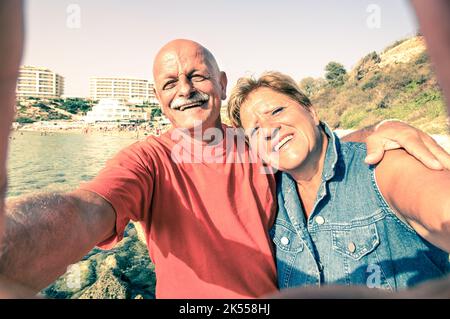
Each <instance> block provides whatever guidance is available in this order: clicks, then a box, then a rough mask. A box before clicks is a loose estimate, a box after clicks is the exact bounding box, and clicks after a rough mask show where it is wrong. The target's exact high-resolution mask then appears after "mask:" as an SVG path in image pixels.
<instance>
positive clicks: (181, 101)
mask: <svg viewBox="0 0 450 319" xmlns="http://www.w3.org/2000/svg"><path fill="white" fill-rule="evenodd" d="M208 100H209V94H206V93H203V92H195V94H194V95H193V96H191V97H190V98H183V97H178V98H176V99H175V100H173V101H172V103H170V108H171V109H181V110H183V108H185V107H187V106H193V105H195V104H199V105H200V104H203V103H205V102H206V101H208Z"/></svg>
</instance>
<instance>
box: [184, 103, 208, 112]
mask: <svg viewBox="0 0 450 319" xmlns="http://www.w3.org/2000/svg"><path fill="white" fill-rule="evenodd" d="M203 103H205V102H203V101H199V102H196V103H192V104H187V105H182V106H180V108H179V110H180V111H184V110H185V109H187V108H189V107H193V106H200V105H202V104H203Z"/></svg>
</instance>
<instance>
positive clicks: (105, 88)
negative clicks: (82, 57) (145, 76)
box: [89, 77, 158, 105]
mask: <svg viewBox="0 0 450 319" xmlns="http://www.w3.org/2000/svg"><path fill="white" fill-rule="evenodd" d="M89 97H90V98H91V99H93V100H99V99H105V98H109V99H117V100H120V101H122V102H129V103H136V104H139V103H144V102H148V103H150V104H156V105H157V104H158V100H157V99H156V97H155V94H154V92H153V84H152V83H150V82H149V81H147V80H142V79H132V78H115V77H92V78H90V79H89Z"/></svg>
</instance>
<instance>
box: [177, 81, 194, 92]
mask: <svg viewBox="0 0 450 319" xmlns="http://www.w3.org/2000/svg"><path fill="white" fill-rule="evenodd" d="M178 81H179V84H180V86H179V90H178V95H179V96H182V97H189V96H191V94H192V92H193V91H194V86H193V85H192V82H191V80H190V79H189V78H188V77H186V76H180V78H179V80H178Z"/></svg>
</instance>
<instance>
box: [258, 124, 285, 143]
mask: <svg viewBox="0 0 450 319" xmlns="http://www.w3.org/2000/svg"><path fill="white" fill-rule="evenodd" d="M261 124H262V123H261ZM280 129H281V127H280V125H279V124H277V123H265V124H264V126H262V127H261V131H262V137H263V139H264V140H266V141H270V140H273V139H275V137H276V136H277V135H278V132H279V131H280Z"/></svg>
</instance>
